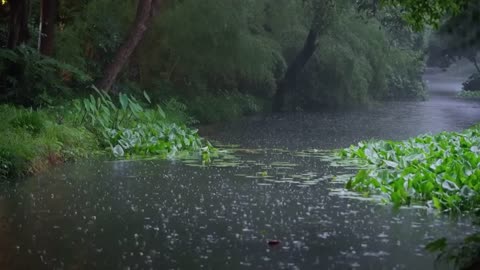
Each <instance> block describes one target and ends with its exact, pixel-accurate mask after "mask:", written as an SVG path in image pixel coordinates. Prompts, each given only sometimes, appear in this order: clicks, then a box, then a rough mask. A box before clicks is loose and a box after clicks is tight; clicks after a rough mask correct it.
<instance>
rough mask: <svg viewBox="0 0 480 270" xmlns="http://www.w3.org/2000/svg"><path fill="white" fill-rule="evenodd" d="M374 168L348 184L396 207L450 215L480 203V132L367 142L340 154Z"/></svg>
mask: <svg viewBox="0 0 480 270" xmlns="http://www.w3.org/2000/svg"><path fill="white" fill-rule="evenodd" d="M340 155H341V156H342V157H343V158H345V159H355V160H359V161H361V162H362V163H363V164H365V165H368V169H362V170H360V171H359V172H358V173H357V175H356V176H355V177H354V178H352V179H351V180H350V181H349V182H348V183H347V188H348V189H351V190H355V191H358V192H362V193H365V194H372V193H375V194H381V195H383V196H384V197H385V198H386V199H387V200H389V201H391V202H393V203H394V204H396V205H409V204H411V203H414V202H416V203H425V204H427V205H429V206H431V207H435V208H438V209H440V210H448V211H465V210H474V209H476V208H477V207H478V203H479V202H480V195H479V194H480V168H479V164H480V129H479V127H473V128H470V129H467V130H465V131H463V132H442V133H440V134H436V135H421V136H418V137H415V138H412V139H409V140H406V141H372V142H362V143H359V144H358V145H356V146H351V147H350V148H348V149H344V150H342V151H341V152H340Z"/></svg>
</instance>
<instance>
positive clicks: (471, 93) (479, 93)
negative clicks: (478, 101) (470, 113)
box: [457, 90, 480, 98]
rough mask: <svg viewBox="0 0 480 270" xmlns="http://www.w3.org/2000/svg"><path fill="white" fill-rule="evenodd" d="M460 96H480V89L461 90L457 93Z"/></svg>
mask: <svg viewBox="0 0 480 270" xmlns="http://www.w3.org/2000/svg"><path fill="white" fill-rule="evenodd" d="M457 96H458V97H462V98H480V91H466V90H464V91H461V92H459V93H458V94H457Z"/></svg>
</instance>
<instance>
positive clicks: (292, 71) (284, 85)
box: [272, 25, 318, 112]
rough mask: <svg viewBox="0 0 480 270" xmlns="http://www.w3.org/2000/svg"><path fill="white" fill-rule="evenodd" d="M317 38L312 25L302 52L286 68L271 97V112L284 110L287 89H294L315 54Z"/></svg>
mask: <svg viewBox="0 0 480 270" xmlns="http://www.w3.org/2000/svg"><path fill="white" fill-rule="evenodd" d="M317 37H318V32H317V31H316V29H314V26H313V25H312V27H311V29H310V31H309V33H308V36H307V39H306V40H305V43H304V45H303V48H302V50H301V51H300V52H299V53H298V54H297V55H296V56H295V59H294V60H293V62H292V63H290V65H289V66H288V67H287V71H286V72H285V75H284V76H283V78H282V79H281V80H280V82H279V83H278V86H277V91H276V92H275V95H274V97H273V104H272V111H274V112H281V111H283V110H284V106H285V96H286V94H287V92H288V90H289V89H291V88H294V87H295V85H296V83H297V77H298V75H299V74H300V72H301V71H302V70H303V68H304V67H305V65H306V64H307V62H308V60H309V59H310V58H311V57H312V55H313V54H314V53H315V49H316V47H317V44H316V43H317Z"/></svg>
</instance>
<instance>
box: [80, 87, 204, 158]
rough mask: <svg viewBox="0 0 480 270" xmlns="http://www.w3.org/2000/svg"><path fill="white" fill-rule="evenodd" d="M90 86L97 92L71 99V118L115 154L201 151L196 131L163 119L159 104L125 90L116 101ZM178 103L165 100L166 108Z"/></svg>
mask: <svg viewBox="0 0 480 270" xmlns="http://www.w3.org/2000/svg"><path fill="white" fill-rule="evenodd" d="M94 89H95V90H96V92H97V95H90V96H89V98H85V99H82V100H77V101H75V102H74V107H75V110H74V111H73V113H72V116H73V118H74V120H73V121H74V122H76V123H78V124H79V125H85V126H86V127H88V128H89V130H91V131H92V132H93V133H95V134H97V135H98V137H99V138H102V140H101V142H102V144H103V145H104V146H109V147H110V148H111V149H112V153H113V154H114V155H115V156H117V157H131V156H151V155H155V156H160V157H163V158H165V157H174V156H175V155H177V154H178V153H179V152H181V151H201V149H202V148H203V144H204V143H203V142H202V140H201V138H200V137H199V136H198V134H197V131H196V130H193V129H190V128H187V127H186V126H185V125H182V124H181V123H172V122H170V121H169V120H167V119H168V117H167V115H166V114H165V111H164V110H163V109H162V108H161V107H160V105H157V106H156V107H155V108H154V109H147V108H145V107H144V106H143V105H142V104H141V103H140V102H139V101H138V100H137V99H136V98H135V97H133V96H131V95H126V94H119V96H118V101H117V102H114V101H113V99H112V98H111V96H110V95H108V94H106V93H104V92H100V91H99V90H97V89H96V88H94ZM143 95H144V99H145V101H146V102H147V103H150V102H151V99H150V97H149V96H148V95H147V94H146V93H145V92H144V93H143ZM179 106H180V105H179V103H178V102H176V101H169V102H168V103H167V107H169V110H171V109H172V108H178V107H179ZM177 119H178V118H177ZM179 124H180V125H179Z"/></svg>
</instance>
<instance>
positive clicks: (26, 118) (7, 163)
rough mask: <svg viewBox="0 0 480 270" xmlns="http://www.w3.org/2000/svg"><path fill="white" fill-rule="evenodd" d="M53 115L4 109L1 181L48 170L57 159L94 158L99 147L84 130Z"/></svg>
mask: <svg viewBox="0 0 480 270" xmlns="http://www.w3.org/2000/svg"><path fill="white" fill-rule="evenodd" d="M53 114H54V113H53V112H49V113H47V112H46V111H36V110H32V109H23V108H15V107H12V106H8V105H1V106H0V117H1V118H2V122H1V123H0V137H1V138H2V140H0V179H2V180H4V179H9V178H13V177H17V176H22V175H25V174H28V173H33V172H36V171H40V170H43V169H45V168H46V166H47V165H48V163H50V162H55V160H57V159H58V160H69V159H76V158H81V157H87V156H90V155H91V154H92V153H93V152H94V151H95V150H96V149H97V148H98V146H97V142H96V139H95V137H94V136H93V134H91V133H90V132H88V131H87V130H86V129H85V128H83V127H74V126H72V125H70V124H59V123H58V122H57V121H56V119H54V118H53V117H51V116H49V115H53Z"/></svg>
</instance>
